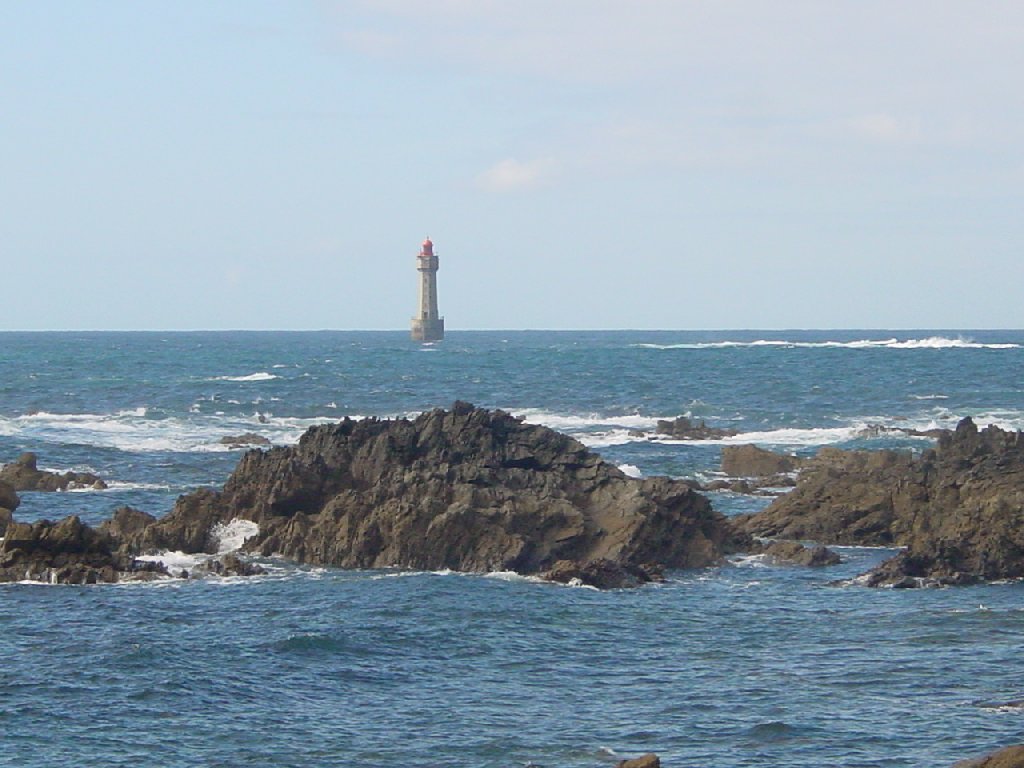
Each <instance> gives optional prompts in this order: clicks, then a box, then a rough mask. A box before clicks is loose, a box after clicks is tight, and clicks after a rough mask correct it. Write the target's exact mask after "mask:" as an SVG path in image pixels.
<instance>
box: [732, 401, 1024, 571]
mask: <svg viewBox="0 0 1024 768" xmlns="http://www.w3.org/2000/svg"><path fill="white" fill-rule="evenodd" d="M737 524H738V525H739V526H740V527H741V528H742V529H743V530H745V531H747V532H748V533H751V534H754V535H758V536H772V537H776V536H777V537H781V538H789V539H811V540H814V541H819V542H822V543H825V544H855V545H881V546H903V547H906V550H905V551H904V552H901V553H900V554H898V555H897V556H896V557H894V558H892V559H890V560H888V561H886V562H885V563H883V564H882V565H881V566H879V567H878V568H877V569H875V571H873V572H872V573H871V574H870V575H869V576H868V577H867V578H866V579H864V583H867V584H869V585H871V586H883V585H889V586H900V587H907V586H928V585H930V584H950V585H958V584H971V583H976V582H978V581H989V580H996V579H1010V578H1021V577H1024V439H1022V437H1021V433H1019V432H1005V431H1003V430H1001V429H999V428H998V427H995V426H989V427H987V428H986V429H984V430H981V431H979V430H978V428H977V427H976V426H975V424H974V422H972V421H971V420H970V419H964V420H963V421H961V422H960V423H959V424H958V425H957V428H956V430H955V431H953V432H947V433H945V434H944V435H943V436H942V437H941V438H940V439H939V441H938V444H937V445H936V447H935V449H934V450H928V451H925V452H924V453H923V454H922V455H920V456H916V457H915V456H913V455H912V454H910V453H905V452H896V451H840V450H838V449H834V448H825V449H822V450H821V451H820V452H819V454H818V455H817V456H816V457H815V458H814V460H813V461H811V462H810V463H809V464H808V465H807V466H806V468H805V469H804V470H803V471H802V473H801V475H800V479H799V481H798V483H797V486H796V488H795V489H794V490H793V491H792V492H791V493H790V494H788V495H787V496H784V497H782V498H780V499H778V500H777V501H775V502H774V503H772V505H771V506H769V507H768V508H767V509H766V510H765V511H763V512H760V513H758V514H755V515H753V516H749V517H746V518H743V519H740V520H738V521H737Z"/></svg>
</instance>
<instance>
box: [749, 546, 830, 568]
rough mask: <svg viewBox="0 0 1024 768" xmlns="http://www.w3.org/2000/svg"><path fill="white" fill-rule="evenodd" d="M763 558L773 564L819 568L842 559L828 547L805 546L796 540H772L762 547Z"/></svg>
mask: <svg viewBox="0 0 1024 768" xmlns="http://www.w3.org/2000/svg"><path fill="white" fill-rule="evenodd" d="M764 554H765V559H766V560H768V561H769V562H771V563H775V564H785V565H806V566H810V567H811V568H821V567H824V566H826V565H838V564H839V563H840V562H842V559H841V558H840V557H839V555H838V554H836V553H835V552H833V551H832V550H831V549H829V548H828V547H822V546H817V547H805V546H804V545H803V544H801V543H800V542H798V541H773V542H771V543H770V544H768V545H767V546H766V547H765V549H764Z"/></svg>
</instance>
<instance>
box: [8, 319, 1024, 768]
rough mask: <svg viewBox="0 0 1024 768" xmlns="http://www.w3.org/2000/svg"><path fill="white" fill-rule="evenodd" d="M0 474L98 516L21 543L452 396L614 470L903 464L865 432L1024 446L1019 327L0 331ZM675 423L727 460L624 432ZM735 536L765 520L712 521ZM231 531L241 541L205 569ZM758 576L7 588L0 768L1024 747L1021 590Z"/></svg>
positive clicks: (753, 756)
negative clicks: (64, 483) (29, 456)
mask: <svg viewBox="0 0 1024 768" xmlns="http://www.w3.org/2000/svg"><path fill="white" fill-rule="evenodd" d="M0 372H2V375H0V461H10V460H13V459H14V458H15V457H16V456H17V455H18V454H19V453H20V452H21V451H24V450H32V451H36V452H37V453H38V454H39V458H40V465H41V466H44V467H47V468H52V469H59V470H67V469H88V470H91V471H95V472H97V473H99V474H100V475H101V476H103V477H104V478H106V479H108V480H109V481H110V482H111V488H110V489H109V490H106V491H86V492H74V493H64V494H41V493H39V494H30V493H26V494H23V503H22V506H21V507H20V508H19V509H18V510H17V513H16V516H17V517H18V518H19V519H21V520H34V519H39V518H42V517H48V518H51V519H53V518H59V517H63V516H65V515H67V514H72V513H74V514H79V515H81V516H82V517H83V518H84V519H86V520H87V521H89V522H94V523H95V522H98V521H100V520H102V519H103V518H105V517H107V516H108V515H109V514H110V512H111V511H112V510H113V509H114V508H115V507H117V506H120V505H122V504H130V505H132V506H136V507H139V508H141V509H144V510H146V511H148V512H151V513H154V514H163V513H165V512H166V511H168V510H169V509H170V508H171V506H172V505H173V503H174V499H175V498H176V497H177V496H178V495H179V494H181V493H186V492H188V491H190V490H192V489H194V488H195V487H197V486H200V485H221V484H222V483H223V482H224V480H225V479H226V478H227V476H228V474H229V473H230V472H231V470H232V469H233V468H234V465H235V463H236V462H237V460H238V457H239V455H240V453H241V451H239V450H236V449H230V448H228V447H226V446H224V445H222V444H221V443H220V440H221V438H222V437H224V436H228V435H237V434H240V433H244V432H256V433H259V434H262V435H264V436H266V437H268V438H270V439H271V440H272V441H274V442H275V443H276V444H287V443H290V442H293V441H295V440H296V439H297V438H298V436H299V435H300V434H301V433H302V432H303V430H305V429H306V428H307V427H308V426H310V425H312V424H316V423H320V422H323V421H329V420H335V419H339V418H341V417H343V416H345V415H348V416H352V417H360V416H371V415H373V416H382V417H387V416H401V415H414V414H416V413H419V412H420V411H423V410H425V409H429V408H434V407H448V406H450V405H451V403H452V402H453V401H454V400H455V399H463V400H468V401H470V402H473V403H475V404H477V405H482V406H488V407H500V408H504V409H506V410H509V411H511V412H512V413H515V414H519V415H522V416H524V417H525V418H526V419H527V420H528V421H531V422H534V423H540V424H546V425H548V426H552V427H554V428H556V429H559V430H561V431H565V432H568V433H569V434H572V435H574V436H575V437H577V438H579V439H580V440H582V441H583V442H584V443H586V444H588V445H590V446H591V447H593V448H594V449H595V450H597V451H599V452H600V453H601V454H602V455H603V456H604V457H605V458H607V459H608V460H609V461H612V462H614V463H615V464H618V465H620V466H623V467H624V468H625V469H626V470H627V471H629V472H630V473H632V474H643V475H654V474H668V475H672V476H677V477H698V478H700V479H702V480H708V479H712V478H714V477H715V476H716V473H717V470H718V463H719V458H720V451H721V445H722V443H743V442H756V443H758V444H760V445H763V446H766V447H770V448H777V449H782V450H788V451H795V452H797V453H800V454H808V453H811V452H813V451H815V450H817V448H819V447H820V446H822V445H826V444H829V445H838V446H842V447H885V446H896V447H906V448H909V449H913V450H921V449H923V448H925V447H927V446H928V445H929V444H930V443H929V441H926V440H921V439H915V438H899V437H893V436H888V437H877V436H876V437H871V436H869V435H868V434H867V433H864V432H863V430H864V429H865V427H867V426H869V425H883V426H899V427H908V428H911V427H912V428H918V429H925V428H929V427H934V426H953V425H954V424H955V423H956V421H957V420H958V419H959V418H961V417H962V416H966V415H971V416H973V417H975V419H976V420H977V421H978V422H979V423H980V424H982V425H983V424H986V423H989V422H992V423H998V424H1000V425H1001V426H1004V427H1006V428H1011V429H1016V428H1020V427H1022V426H1024V332H1018V331H990V332H977V331H973V332H957V331H922V332H906V331H900V332H896V331H892V332H878V331H828V332H806V331H804V332H797V331H788V332H779V333H771V334H769V333H767V332H736V331H729V332H699V333H698V332H668V331H663V332H641V331H622V332H586V333H584V332H579V333H577V332H572V333H570V332H557V333H556V332H473V333H470V332H463V333H459V332H450V333H449V337H448V338H447V339H446V340H445V341H444V342H442V343H440V344H435V345H429V346H421V345H417V344H413V343H411V342H410V341H409V340H408V338H407V334H405V333H383V332H381V333H345V332H320V333H312V332H311V333H246V332H231V333H3V334H0ZM683 414H685V415H688V416H690V417H691V418H695V419H706V420H707V422H708V424H710V425H714V426H728V427H732V428H734V429H738V430H740V431H741V432H743V433H744V434H742V435H740V436H739V437H736V438H729V439H727V440H724V441H714V442H708V443H694V442H683V441H673V440H648V439H646V438H645V437H640V436H637V435H636V432H635V431H636V430H647V431H650V430H652V429H653V427H654V425H655V423H656V420H657V419H659V418H674V417H675V416H678V415H683ZM711 498H712V502H713V504H714V505H715V506H716V508H718V509H720V510H721V511H723V512H725V513H726V514H735V513H737V512H741V511H752V510H756V509H759V508H760V507H761V506H763V505H764V504H765V503H766V502H765V500H764V499H761V498H757V497H752V496H743V495H738V494H730V493H717V494H711ZM244 534H245V530H244V529H242V528H232V529H230V530H226V531H225V532H224V535H223V537H222V540H221V541H222V548H223V549H230V548H231V547H232V546H236V545H237V544H238V543H239V542H240V541H241V540H242V538H243V537H244ZM839 551H840V552H841V553H842V554H843V555H844V557H845V558H846V562H844V563H843V564H842V565H841V566H838V567H836V568H832V569H827V570H823V571H811V570H806V569H800V568H795V567H794V568H787V567H782V568H779V567H767V566H765V565H764V564H763V563H761V562H760V561H759V560H758V559H757V558H746V559H738V560H737V561H736V562H734V563H732V564H730V565H728V566H724V567H721V568H714V569H708V570H703V571H696V572H674V573H671V574H670V579H669V581H668V583H667V584H665V585H663V586H659V587H649V588H644V589H639V590H633V591H620V592H606V593H601V592H596V591H594V590H589V589H573V588H566V587H558V586H553V585H548V584H541V583H537V582H536V581H534V580H531V579H525V578H521V577H516V576H514V575H511V574H491V575H487V576H477V575H461V574H451V573H444V574H432V573H412V574H409V573H401V572H381V571H355V572H346V571H338V570H332V569H310V568H300V567H296V566H293V565H290V564H288V563H285V562H281V561H273V560H269V561H265V565H267V566H268V567H269V569H270V574H269V575H267V576H264V577H257V578H254V579H216V578H210V579H207V580H204V581H194V582H180V581H173V582H164V583H157V584H146V585H119V586H112V587H111V586H98V587H50V586H43V585H38V584H18V585H7V586H0V765H12V766H54V765H64V764H69V763H74V764H85V765H104V766H139V765H160V766H171V767H177V766H181V767H182V768H184V767H185V766H189V767H190V768H191V767H194V766H210V767H211V768H212V767H213V766H241V765H247V766H248V765H251V766H268V767H269V766H275V767H276V766H295V767H296V768H297V767H299V766H302V767H303V768H305V767H307V766H308V767H310V768H312V767H313V766H342V765H345V766H348V765H366V766H385V767H389V768H390V767H391V766H394V767H395V768H398V767H399V766H401V767H402V768H407V767H410V766H411V767H417V766H423V767H424V768H426V767H427V766H431V767H433V766H495V767H498V766H501V767H505V766H509V767H511V766H525V765H527V764H530V763H532V764H533V765H535V766H546V767H547V768H556V767H558V766H567V767H568V766H572V767H575V766H581V767H582V766H601V765H613V764H614V762H615V760H617V759H620V758H621V757H622V756H632V755H635V754H639V753H642V752H646V751H655V752H657V753H659V754H660V755H661V756H662V760H663V764H664V765H665V766H666V768H672V767H673V766H676V767H679V766H706V767H717V766H722V767H725V766H808V767H810V766H815V767H816V768H817V767H820V766H851V767H852V766H921V767H922V768H923V767H924V766H929V767H930V766H945V765H949V764H951V763H952V762H953V761H954V760H956V759H959V758H961V757H964V756H969V755H972V754H977V753H981V752H985V751H987V750H989V749H991V748H994V747H996V746H999V745H1001V744H1007V743H1012V742H1019V741H1021V740H1024V709H1019V708H1014V707H1001V706H999V705H1000V704H1005V703H1006V702H1009V701H1012V700H1016V699H1024V666H1022V664H1021V662H1020V651H1021V647H1022V640H1024V600H1022V598H1024V591H1022V590H1024V587H1022V585H1021V584H1018V583H1013V584H1002V585H991V586H979V587H969V588H960V589H946V590H927V591H913V590H911V591H898V590H896V591H894V590H867V589H864V588H859V587H845V588H839V587H830V586H827V583H828V582H829V581H831V580H834V579H839V578H845V577H849V576H853V575H855V574H857V573H860V572H862V571H864V570H866V569H867V568H869V567H871V566H872V565H874V564H875V563H877V562H879V561H880V560H882V559H883V558H885V557H886V556H888V555H889V554H890V552H889V551H886V550H875V549H857V548H840V550H839Z"/></svg>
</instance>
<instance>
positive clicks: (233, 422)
mask: <svg viewBox="0 0 1024 768" xmlns="http://www.w3.org/2000/svg"><path fill="white" fill-rule="evenodd" d="M334 421H337V417H336V416H329V415H324V416H315V417H311V418H299V417H278V416H273V415H271V414H268V413H263V414H251V415H246V414H238V415H229V414H225V413H223V412H218V413H214V414H202V413H200V412H199V410H198V409H193V410H192V411H190V413H189V414H188V416H185V417H178V416H166V417H162V418H156V417H153V416H151V415H149V414H148V412H147V410H146V409H145V408H138V409H134V410H130V411H118V412H116V413H108V414H102V413H50V412H47V411H40V412H36V413H31V414H26V415H21V416H13V417H9V416H0V436H2V437H12V438H16V439H19V440H23V441H25V442H29V443H32V444H34V445H38V444H40V443H51V444H63V445H68V444H79V445H90V446H94V447H99V448H114V449H117V450H121V451H139V452H153V451H170V452H200V453H202V452H230V451H237V450H239V449H238V448H237V447H233V446H231V445H225V444H223V443H221V439H222V438H224V437H227V436H230V435H237V434H240V433H256V434H259V435H260V436H262V437H266V438H267V439H268V440H270V441H271V443H274V444H278V445H289V444H292V443H295V442H297V441H298V439H299V437H300V436H301V435H302V433H303V432H305V431H306V430H307V429H308V428H309V427H311V426H314V425H316V424H323V423H326V422H334Z"/></svg>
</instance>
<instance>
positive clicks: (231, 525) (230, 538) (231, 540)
mask: <svg viewBox="0 0 1024 768" xmlns="http://www.w3.org/2000/svg"><path fill="white" fill-rule="evenodd" d="M259 532H260V526H259V524H258V523H254V522H253V521H252V520H243V519H242V518H240V517H236V518H235V519H234V520H232V521H231V522H228V523H223V524H218V525H215V526H214V527H213V530H212V531H211V535H212V536H213V538H214V539H215V540H216V541H217V554H218V555H226V554H227V553H228V552H237V551H238V550H239V549H241V548H242V545H243V544H245V542H246V541H248V540H249V539H251V538H252V537H253V536H256V535H257V534H259Z"/></svg>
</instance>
